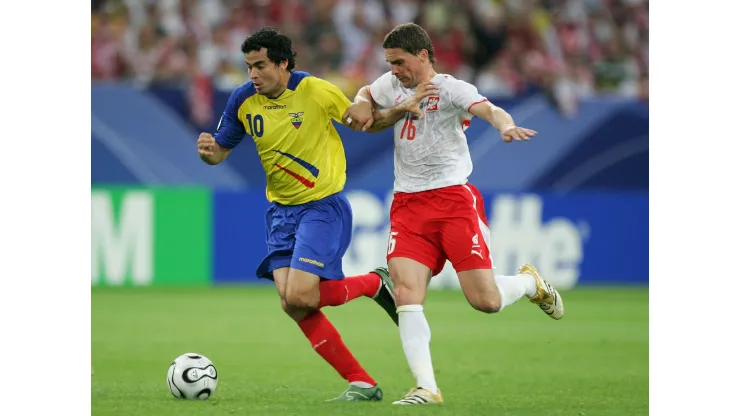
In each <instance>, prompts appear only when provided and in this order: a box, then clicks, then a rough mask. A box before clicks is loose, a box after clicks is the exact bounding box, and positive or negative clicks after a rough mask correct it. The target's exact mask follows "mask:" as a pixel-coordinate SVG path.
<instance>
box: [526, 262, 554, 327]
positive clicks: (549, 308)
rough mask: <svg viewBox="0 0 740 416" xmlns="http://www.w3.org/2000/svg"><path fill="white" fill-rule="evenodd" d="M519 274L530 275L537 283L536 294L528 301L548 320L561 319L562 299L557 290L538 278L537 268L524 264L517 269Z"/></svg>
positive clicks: (540, 277)
mask: <svg viewBox="0 0 740 416" xmlns="http://www.w3.org/2000/svg"><path fill="white" fill-rule="evenodd" d="M519 274H528V275H531V276H532V277H534V281H535V282H536V283H537V293H536V294H535V295H534V296H532V297H531V298H529V301H530V302H532V303H534V304H536V305H537V306H539V307H540V309H542V312H545V313H546V314H547V315H548V316H550V318H552V319H560V318H562V317H563V313H564V311H565V309H564V308H563V298H562V297H561V296H560V293H558V291H557V289H555V288H554V287H552V286H551V285H550V284H549V283H547V282H546V281H545V279H543V278H542V276H540V272H539V271H538V270H537V268H536V267H534V266H533V265H531V264H525V265H523V266H522V267H521V268H519Z"/></svg>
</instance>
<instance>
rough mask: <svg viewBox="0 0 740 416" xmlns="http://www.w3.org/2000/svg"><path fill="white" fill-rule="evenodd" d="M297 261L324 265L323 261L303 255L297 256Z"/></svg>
mask: <svg viewBox="0 0 740 416" xmlns="http://www.w3.org/2000/svg"><path fill="white" fill-rule="evenodd" d="M298 261H302V262H304V263H308V264H313V265H314V266H319V267H324V263H322V262H320V261H316V260H312V259H307V258H305V257H299V258H298Z"/></svg>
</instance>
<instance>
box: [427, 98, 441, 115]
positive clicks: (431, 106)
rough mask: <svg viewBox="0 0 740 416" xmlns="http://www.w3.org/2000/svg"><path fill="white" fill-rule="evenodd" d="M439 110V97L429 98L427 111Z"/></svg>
mask: <svg viewBox="0 0 740 416" xmlns="http://www.w3.org/2000/svg"><path fill="white" fill-rule="evenodd" d="M437 110H439V97H438V96H436V95H435V96H433V97H429V98H428V99H427V111H437Z"/></svg>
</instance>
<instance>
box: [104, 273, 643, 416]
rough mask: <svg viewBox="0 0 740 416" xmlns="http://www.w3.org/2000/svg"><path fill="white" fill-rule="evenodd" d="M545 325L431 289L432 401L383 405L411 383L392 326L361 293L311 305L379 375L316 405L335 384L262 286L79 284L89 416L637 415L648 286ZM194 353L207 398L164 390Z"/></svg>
mask: <svg viewBox="0 0 740 416" xmlns="http://www.w3.org/2000/svg"><path fill="white" fill-rule="evenodd" d="M563 295H564V296H563V297H564V299H565V317H564V318H563V320H561V321H553V320H551V319H549V318H548V317H547V316H545V314H543V313H542V312H541V311H540V310H539V309H538V308H537V307H536V306H535V305H532V304H530V303H529V302H526V300H523V301H520V302H518V303H517V304H515V305H512V306H510V307H507V308H506V309H505V310H504V311H503V312H501V313H500V314H495V315H486V314H483V313H480V312H477V311H474V310H473V309H472V308H470V306H468V304H467V302H466V301H465V298H464V297H463V295H462V293H461V292H455V291H440V292H430V294H429V296H428V297H427V301H426V306H425V312H426V316H427V319H428V321H429V325H430V326H431V328H432V345H431V349H432V357H433V362H434V367H435V371H436V375H437V382H438V384H439V386H440V388H441V389H442V393H443V395H444V399H445V403H444V404H443V405H442V406H437V407H433V406H423V407H424V408H425V409H424V410H420V409H417V408H415V407H414V408H410V407H400V406H393V405H392V404H391V403H392V401H394V400H397V399H398V398H399V397H401V396H402V395H403V394H404V393H405V392H406V391H407V390H408V389H409V388H411V387H412V386H413V385H414V381H413V378H412V376H411V374H410V372H409V369H408V366H407V364H406V360H405V357H404V354H403V350H402V349H401V343H400V339H399V335H398V329H397V328H396V326H395V325H394V324H393V322H392V321H391V320H390V319H389V318H388V317H387V316H386V315H385V313H384V312H383V311H382V310H381V309H380V307H378V306H377V305H376V304H375V303H374V302H372V301H371V300H370V299H366V298H361V299H357V300H355V301H353V302H351V303H349V304H347V305H344V306H341V307H335V308H325V309H324V311H325V313H326V314H327V316H328V317H329V318H330V319H331V320H332V322H333V323H334V324H335V326H336V327H337V328H338V329H339V332H340V333H341V334H342V337H343V339H344V341H345V343H346V344H347V345H348V346H349V348H350V350H352V352H353V353H354V354H355V356H356V357H357V358H358V359H359V361H360V363H361V364H362V365H363V366H364V367H365V368H366V369H367V370H368V372H369V373H370V374H371V375H372V376H373V377H374V378H375V379H376V380H377V381H378V383H379V384H380V386H381V387H382V389H383V392H384V394H385V399H384V400H383V401H382V402H374V403H364V402H363V403H352V402H349V403H325V402H324V400H326V399H329V398H332V397H334V396H336V395H338V394H339V393H341V392H342V391H343V390H344V388H345V387H346V383H345V381H344V380H342V379H341V378H340V377H339V376H338V375H337V374H336V373H335V372H334V370H333V369H332V368H331V367H330V366H329V365H328V364H326V363H324V362H323V361H322V360H321V358H320V357H319V356H318V355H317V354H315V353H314V351H313V349H312V348H311V346H310V344H309V342H308V341H307V340H306V339H305V338H304V337H303V334H302V333H301V332H300V330H299V329H298V327H297V326H296V324H295V323H294V322H293V321H291V320H290V319H289V318H288V317H287V316H286V315H284V314H283V312H282V311H281V310H280V303H279V300H278V297H277V294H276V292H275V290H274V289H273V288H272V287H269V286H258V287H245V286H232V287H217V288H201V289H167V288H163V289H159V288H151V289H97V288H94V289H92V322H91V325H92V364H93V367H94V370H95V374H94V375H93V376H92V414H93V415H136V416H146V415H157V416H165V415H178V416H181V415H186V414H187V415H232V414H233V415H307V414H314V415H318V414H320V413H323V414H326V415H345V414H346V415H352V416H361V415H371V414H372V415H401V414H404V415H406V414H422V412H423V414H426V415H483V414H492V415H497V416H505V415H511V416H520V415H521V416H524V415H547V416H557V415H563V416H566V415H567V416H592V415H594V416H595V415H615V416H617V415H618V416H625V415H630V416H635V415H647V414H648V290H647V288H645V287H642V288H588V289H577V290H573V291H568V292H563ZM185 352H197V353H201V354H204V355H206V356H207V357H208V358H210V359H211V360H213V362H214V364H215V365H216V368H217V369H218V372H219V386H218V389H217V391H216V392H215V394H214V396H213V397H211V398H210V399H209V400H206V401H203V402H195V401H184V400H177V399H175V398H174V397H172V395H171V394H170V392H169V390H168V388H167V383H166V381H165V379H166V372H167V368H168V367H169V365H170V363H171V362H172V360H173V359H174V358H175V357H177V356H178V355H180V354H183V353H185Z"/></svg>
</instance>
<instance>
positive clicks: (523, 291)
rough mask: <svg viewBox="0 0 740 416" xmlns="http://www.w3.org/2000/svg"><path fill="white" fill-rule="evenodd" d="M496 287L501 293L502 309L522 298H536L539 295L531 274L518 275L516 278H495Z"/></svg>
mask: <svg viewBox="0 0 740 416" xmlns="http://www.w3.org/2000/svg"><path fill="white" fill-rule="evenodd" d="M494 279H495V280H496V286H498V291H499V293H501V309H504V308H505V307H506V306H509V305H511V304H512V303H514V302H516V301H518V300H519V299H521V298H522V296H524V295H527V296H530V297H531V296H534V295H535V294H537V282H535V280H534V277H533V276H532V275H530V274H526V273H524V274H518V275H516V276H500V275H499V276H495V277H494Z"/></svg>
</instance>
